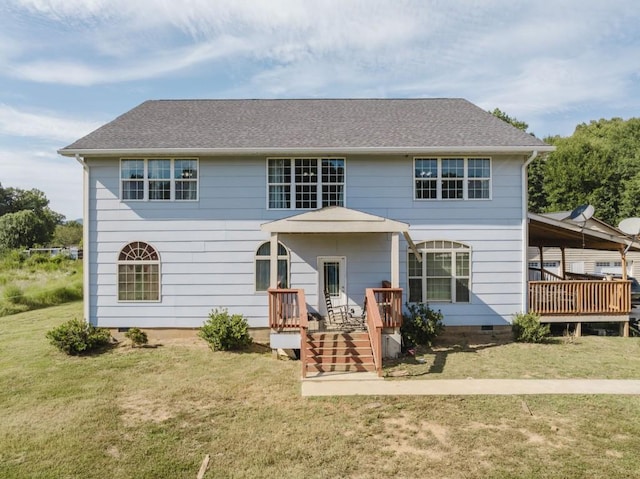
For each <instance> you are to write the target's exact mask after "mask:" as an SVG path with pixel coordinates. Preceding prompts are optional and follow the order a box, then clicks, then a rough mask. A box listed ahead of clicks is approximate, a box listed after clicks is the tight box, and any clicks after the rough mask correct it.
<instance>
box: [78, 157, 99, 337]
mask: <svg viewBox="0 0 640 479" xmlns="http://www.w3.org/2000/svg"><path fill="white" fill-rule="evenodd" d="M75 158H76V161H77V162H78V163H80V164H81V165H82V169H83V175H82V299H83V301H82V303H83V312H84V320H85V321H86V322H87V323H90V322H91V317H90V311H91V308H90V304H89V298H91V295H90V294H89V293H90V292H89V278H90V274H89V273H90V272H89V253H90V249H89V225H90V220H89V165H87V162H86V161H85V160H84V158H83V157H81V156H80V155H79V154H78V153H76V155H75ZM94 326H95V324H94Z"/></svg>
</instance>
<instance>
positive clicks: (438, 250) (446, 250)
mask: <svg viewBox="0 0 640 479" xmlns="http://www.w3.org/2000/svg"><path fill="white" fill-rule="evenodd" d="M439 241H445V242H447V243H451V244H452V245H453V244H457V245H461V246H463V248H453V247H452V248H426V247H425V246H424V244H425V243H436V242H439ZM416 251H417V252H419V253H420V254H419V255H418V254H416ZM426 253H451V261H452V266H454V265H455V263H456V258H455V254H456V253H467V254H468V255H469V275H468V278H469V284H468V289H469V301H454V299H456V298H455V296H456V291H455V280H456V278H457V277H458V276H457V275H456V272H455V268H452V271H451V301H444V300H442V301H437V300H433V299H428V298H427V282H428V278H427V261H426V258H425V257H423V256H424V255H425V254H426ZM409 254H413V255H414V256H415V257H416V259H418V262H419V263H422V264H421V280H422V292H421V298H422V301H421V302H423V303H438V304H472V303H473V248H472V247H471V246H470V245H469V244H467V243H464V242H462V241H455V240H450V239H433V240H423V241H419V242H417V243H416V249H415V250H414V249H411V250H409V249H408V250H407V290H408V293H407V301H408V298H409V297H410V294H411V291H410V288H409V280H410V278H416V276H411V275H410V274H409ZM421 258H422V259H421ZM463 277H465V276H461V278H463ZM414 302H415V301H414Z"/></svg>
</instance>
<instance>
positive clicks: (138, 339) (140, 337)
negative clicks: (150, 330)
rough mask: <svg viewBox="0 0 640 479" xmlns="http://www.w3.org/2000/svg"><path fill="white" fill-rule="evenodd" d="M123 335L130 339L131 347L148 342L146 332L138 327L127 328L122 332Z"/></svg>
mask: <svg viewBox="0 0 640 479" xmlns="http://www.w3.org/2000/svg"><path fill="white" fill-rule="evenodd" d="M124 336H125V337H126V338H127V339H129V340H130V341H131V347H133V346H142V345H143V344H147V343H148V342H149V338H147V333H145V332H144V331H142V330H141V329H140V328H129V330H128V331H127V332H126V333H124Z"/></svg>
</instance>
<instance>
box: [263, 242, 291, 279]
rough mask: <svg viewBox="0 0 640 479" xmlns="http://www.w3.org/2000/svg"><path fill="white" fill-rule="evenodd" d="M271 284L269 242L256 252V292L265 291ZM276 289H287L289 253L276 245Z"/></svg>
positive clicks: (280, 245)
mask: <svg viewBox="0 0 640 479" xmlns="http://www.w3.org/2000/svg"><path fill="white" fill-rule="evenodd" d="M270 284H271V242H270V241H267V242H266V243H262V244H261V245H260V247H259V248H258V250H257V251H256V291H266V290H267V289H269V286H270ZM278 287H279V288H288V287H289V251H287V248H285V247H284V246H283V245H282V243H278Z"/></svg>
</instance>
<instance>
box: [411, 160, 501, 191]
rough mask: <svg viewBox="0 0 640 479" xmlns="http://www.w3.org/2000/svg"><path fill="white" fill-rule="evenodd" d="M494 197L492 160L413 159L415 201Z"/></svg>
mask: <svg viewBox="0 0 640 479" xmlns="http://www.w3.org/2000/svg"><path fill="white" fill-rule="evenodd" d="M490 197H491V159H489V158H414V198H415V199H416V200H480V199H485V200H486V199H489V198H490Z"/></svg>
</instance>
